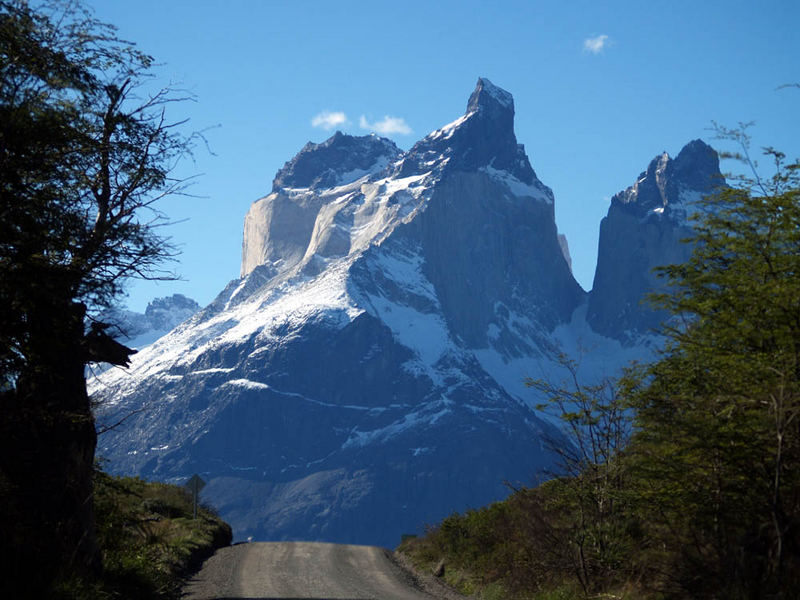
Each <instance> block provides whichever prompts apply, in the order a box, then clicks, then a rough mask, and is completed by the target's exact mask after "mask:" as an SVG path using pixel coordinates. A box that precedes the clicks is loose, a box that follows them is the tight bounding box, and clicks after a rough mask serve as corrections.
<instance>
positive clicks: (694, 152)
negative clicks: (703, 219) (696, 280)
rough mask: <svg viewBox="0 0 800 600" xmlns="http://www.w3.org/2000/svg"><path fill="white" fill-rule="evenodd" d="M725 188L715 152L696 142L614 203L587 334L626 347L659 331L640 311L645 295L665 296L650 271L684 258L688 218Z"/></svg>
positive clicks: (658, 316) (652, 315) (651, 314)
mask: <svg viewBox="0 0 800 600" xmlns="http://www.w3.org/2000/svg"><path fill="white" fill-rule="evenodd" d="M722 185H725V180H724V178H723V176H722V174H721V173H720V170H719V157H718V156H717V153H716V151H715V150H714V149H713V148H711V147H710V146H708V145H707V144H705V143H704V142H703V141H701V140H694V141H692V142H689V143H688V144H687V145H686V146H684V148H683V149H682V150H681V151H680V153H679V154H678V156H677V157H675V158H674V159H672V158H670V156H669V155H668V154H667V153H666V152H664V153H662V154H661V155H660V156H656V157H655V158H654V159H653V160H652V161H651V162H650V164H649V165H648V167H647V170H646V171H644V172H643V173H641V174H640V175H639V177H638V178H637V180H636V182H635V183H634V184H633V185H632V186H630V187H628V188H627V189H625V190H624V191H622V192H620V193H618V194H616V195H615V196H614V197H613V198H612V199H611V206H610V208H609V210H608V215H607V216H606V217H605V218H604V219H603V221H602V222H601V224H600V241H599V246H598V253H597V254H598V261H597V269H596V271H595V276H594V284H593V286H592V292H591V295H590V299H589V308H588V313H587V320H588V322H589V324H590V325H591V327H592V329H594V330H595V331H597V332H598V333H601V334H603V335H606V336H610V337H613V338H615V339H618V340H620V341H623V342H625V343H628V344H630V343H636V341H637V340H638V339H639V337H640V336H641V335H642V334H646V333H647V332H649V331H652V330H653V329H654V328H656V327H657V326H658V325H659V323H661V321H662V320H663V319H664V317H665V315H664V314H663V313H661V312H659V311H654V310H650V309H648V308H647V307H645V306H642V304H641V303H642V300H643V299H644V298H645V295H646V294H647V293H648V292H653V291H662V290H663V289H664V283H663V282H661V281H660V280H659V279H658V277H657V276H656V274H655V273H654V272H653V269H654V268H655V267H658V266H662V265H666V264H677V263H682V262H685V261H686V260H687V259H688V258H689V254H690V253H691V246H690V245H689V244H684V243H681V240H683V239H686V238H688V237H689V236H690V235H691V234H692V230H691V222H690V221H689V217H690V216H691V215H692V214H694V213H695V212H696V211H697V201H698V200H699V199H700V198H701V197H703V196H706V195H708V194H710V193H712V192H713V191H714V190H715V189H716V188H718V187H719V186H722Z"/></svg>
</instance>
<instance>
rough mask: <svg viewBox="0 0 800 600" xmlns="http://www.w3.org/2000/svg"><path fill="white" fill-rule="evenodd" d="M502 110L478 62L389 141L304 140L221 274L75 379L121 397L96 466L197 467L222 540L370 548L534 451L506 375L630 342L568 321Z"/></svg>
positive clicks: (529, 426) (538, 190)
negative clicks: (111, 358) (420, 125)
mask: <svg viewBox="0 0 800 600" xmlns="http://www.w3.org/2000/svg"><path fill="white" fill-rule="evenodd" d="M513 119H514V103H513V99H512V98H511V95H510V94H508V93H507V92H505V91H504V90H502V89H500V88H498V87H497V86H494V85H493V84H491V83H490V82H489V81H488V80H487V79H483V78H482V79H479V80H478V84H477V86H476V88H475V91H473V93H472V95H471V96H470V100H469V102H468V105H467V112H466V114H465V115H464V116H462V117H461V118H459V119H456V120H455V121H453V122H452V123H451V124H450V125H446V126H444V127H443V128H440V129H437V130H436V131H434V132H433V133H432V134H430V135H428V136H426V137H425V138H424V139H422V140H420V141H419V142H417V143H416V144H415V145H414V146H413V147H412V148H411V149H410V150H409V151H408V152H406V153H402V152H400V151H399V150H398V149H397V148H396V147H395V146H394V145H393V144H392V143H391V142H388V140H382V139H381V138H378V137H376V136H365V137H353V136H346V135H344V134H341V133H337V134H336V135H334V136H333V137H331V138H330V139H329V140H326V141H325V142H323V143H321V144H309V145H307V146H306V147H304V148H303V149H302V150H301V151H300V152H299V153H298V155H297V156H295V157H294V158H293V159H292V160H291V161H289V162H288V163H286V165H285V166H284V167H283V169H281V171H279V173H278V175H277V176H276V178H275V183H274V185H273V189H272V192H271V193H270V194H269V195H267V196H265V197H264V198H261V199H259V200H258V201H256V202H255V203H253V205H252V206H251V208H250V210H249V211H248V213H247V215H246V217H245V226H244V240H243V255H242V271H241V273H242V277H241V279H238V280H236V281H233V282H231V284H230V285H229V286H228V287H227V288H226V289H225V290H223V291H222V292H221V293H220V294H219V296H218V298H217V299H216V300H215V301H214V302H213V303H212V304H211V305H209V306H208V307H206V308H205V309H204V310H202V311H201V312H199V313H198V314H196V315H195V316H193V317H192V318H191V319H190V320H189V321H187V322H185V323H183V324H182V325H180V326H179V327H177V328H176V329H175V330H173V331H172V332H170V333H169V334H167V335H166V336H165V337H163V338H161V339H160V340H159V341H158V342H156V343H155V344H154V345H152V346H149V347H148V348H146V349H144V350H143V351H142V352H140V353H138V354H136V355H135V356H134V357H133V363H132V364H133V366H132V368H131V369H130V371H129V372H125V371H123V370H121V369H115V370H113V371H110V372H107V373H103V374H101V375H100V376H99V377H98V378H97V379H95V380H94V381H93V382H92V384H91V388H90V389H91V392H92V393H93V394H94V395H95V396H96V399H97V400H100V401H103V404H102V406H104V410H105V411H106V412H101V413H100V414H98V419H99V420H100V421H101V422H103V421H112V422H116V421H118V420H119V419H120V415H126V414H130V415H132V416H131V417H130V418H129V419H127V420H126V427H125V428H119V429H117V430H114V431H112V432H109V433H108V434H106V435H105V436H104V437H103V438H102V440H101V441H100V447H99V450H98V451H99V453H100V454H101V455H104V456H106V457H107V458H109V459H110V461H111V462H110V464H111V468H112V469H113V470H115V471H117V472H124V473H128V474H138V475H142V476H145V477H151V478H159V479H167V480H175V481H179V480H181V479H183V478H185V477H187V476H189V475H191V474H192V473H195V472H196V473H200V474H201V475H202V476H203V478H204V479H205V480H207V481H208V482H209V485H208V487H207V488H206V490H205V493H206V498H207V499H208V500H211V501H212V502H213V503H214V504H215V505H216V506H217V507H218V508H219V509H220V511H221V513H222V514H223V516H225V517H226V519H227V520H229V521H230V522H231V523H232V524H233V526H234V530H235V535H236V537H237V538H238V539H241V538H243V537H246V536H248V535H253V536H256V537H261V538H269V539H301V538H305V539H317V540H329V541H339V542H348V543H369V544H382V545H387V546H391V545H394V544H396V543H397V541H398V539H399V535H400V534H401V533H403V532H411V531H414V530H416V529H418V528H420V527H421V526H422V525H423V524H424V523H426V522H435V521H437V520H439V519H440V518H442V517H444V516H445V515H447V514H449V513H451V512H452V511H453V510H461V509H464V508H466V507H467V506H478V505H482V504H485V503H487V502H490V501H492V500H497V499H499V498H501V497H503V496H504V495H505V494H506V492H507V490H506V489H505V488H504V486H503V483H502V482H503V481H504V480H506V481H526V482H527V481H530V480H531V478H532V477H535V476H536V473H537V472H538V471H540V470H541V469H542V468H543V467H548V466H551V465H552V461H553V457H552V456H551V455H550V454H549V451H548V450H547V448H546V444H545V443H544V442H545V441H546V440H547V439H549V438H554V437H556V438H557V437H558V436H559V432H558V431H557V430H556V428H555V427H554V426H553V425H552V423H549V422H548V421H547V420H546V419H544V418H542V416H541V415H539V414H537V413H536V411H535V410H534V408H533V407H534V406H535V404H536V403H537V399H536V398H533V397H532V395H531V392H530V391H529V390H528V389H527V388H526V387H525V385H524V380H525V377H526V376H534V377H537V376H542V375H544V376H546V377H548V378H552V379H553V380H554V381H557V380H558V379H559V378H560V377H561V375H562V374H563V371H561V370H560V369H561V368H562V367H561V366H560V364H559V362H558V359H557V357H558V356H559V353H560V352H561V351H562V350H564V351H568V352H571V353H572V355H573V356H574V357H575V358H576V359H578V360H579V362H580V359H581V358H582V357H581V356H578V354H579V353H580V352H581V350H580V349H581V348H582V347H583V344H584V342H586V343H589V344H594V345H596V346H598V347H600V348H601V349H602V351H601V352H600V353H598V354H597V355H595V356H593V357H592V358H591V359H589V360H586V361H583V362H582V365H589V371H588V372H582V375H583V374H585V375H586V377H587V378H588V379H589V380H592V378H596V377H600V376H608V375H609V374H610V373H613V372H614V371H615V370H616V369H617V368H618V367H619V366H620V364H622V363H623V362H626V361H627V359H628V358H631V357H636V356H641V353H642V350H641V347H634V348H632V349H630V348H629V349H624V348H622V347H621V345H620V343H619V341H618V340H617V339H614V338H613V336H611V335H606V336H604V335H598V333H597V330H595V331H591V330H590V329H589V327H588V325H587V320H586V318H585V315H586V313H587V294H586V293H585V292H584V291H583V290H582V289H581V288H580V286H579V285H578V284H577V282H576V281H575V279H574V278H573V276H572V273H571V271H570V267H569V264H568V258H569V253H568V250H567V248H566V244H565V242H564V240H563V239H560V238H559V234H558V230H557V228H556V225H555V219H554V210H553V208H554V207H553V205H554V197H553V193H552V192H551V191H550V189H549V188H547V186H545V185H544V184H543V183H542V182H540V181H539V179H538V178H537V177H536V174H535V173H534V171H533V169H532V168H531V165H530V162H529V160H528V157H527V156H526V155H525V151H524V148H523V147H522V145H520V144H518V143H517V140H516V136H515V134H514V130H513ZM687 156H688V155H687ZM665 160H666V159H665ZM674 162H678V161H677V159H676V161H673V163H674ZM664 164H665V165H666V168H667V171H669V165H670V164H671V163H669V161H667V162H665V163H664ZM679 164H680V163H679ZM659 168H660V167H658V166H656V167H654V169H655V171H657V170H658V169H659ZM655 171H654V176H655ZM667 171H665V173H666V174H667V175H669V173H668V172H667ZM657 187H658V186H657V185H656V188H657ZM665 189H666V190H667V192H669V177H667V184H666V187H665ZM667 199H668V200H669V196H668V198H667ZM617 204H619V205H620V206H622V203H617ZM617 204H615V205H614V206H617ZM614 210H617V209H614ZM631 226H632V227H633V228H636V227H639V228H641V226H642V221H641V220H640V219H632V225H631ZM612 258H613V257H612Z"/></svg>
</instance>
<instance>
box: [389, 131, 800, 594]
mask: <svg viewBox="0 0 800 600" xmlns="http://www.w3.org/2000/svg"><path fill="white" fill-rule="evenodd" d="M719 132H720V133H721V135H722V137H724V138H727V139H729V140H733V141H735V142H737V143H738V147H739V152H738V153H736V154H733V155H730V156H732V157H733V158H738V159H740V160H742V161H744V163H745V164H747V165H748V166H750V167H752V172H753V174H754V175H753V177H751V178H742V179H740V180H739V181H738V183H737V185H735V186H733V187H729V188H725V189H723V190H722V191H720V192H719V193H717V194H716V195H714V196H712V197H709V198H707V199H705V200H704V206H703V209H702V210H700V211H699V213H698V216H697V217H696V222H695V232H696V233H695V236H694V237H693V238H692V239H691V240H690V241H691V242H692V243H693V245H694V246H693V247H694V252H693V255H692V257H691V258H690V260H689V261H688V262H687V263H685V264H682V265H671V266H667V267H664V268H662V269H660V274H661V275H662V276H663V277H664V279H665V282H666V283H667V284H668V286H667V288H666V290H667V291H666V292H664V293H660V294H658V295H655V296H654V297H653V298H651V300H652V301H653V302H654V303H655V304H656V305H657V306H658V307H660V308H663V309H666V310H667V311H668V312H669V314H670V315H671V318H670V319H669V320H668V321H667V322H666V323H665V324H664V326H663V333H664V335H665V336H666V338H667V344H666V347H665V349H664V350H663V352H662V353H661V354H660V356H659V357H658V359H657V360H656V361H655V362H653V363H652V364H649V365H639V366H637V365H634V366H632V367H631V368H630V369H629V370H628V372H627V373H626V374H625V375H624V376H623V377H622V378H621V379H619V380H617V381H605V382H600V383H599V384H593V385H591V386H584V385H582V384H581V382H580V379H579V377H578V376H577V374H578V369H577V365H575V364H574V363H570V362H569V361H568V360H566V359H564V365H565V366H566V368H567V371H568V372H569V373H570V374H571V375H572V377H571V379H569V380H568V381H565V382H557V383H553V382H547V381H538V380H537V381H529V382H528V383H529V385H531V386H532V387H533V388H535V389H536V391H537V392H538V394H539V397H540V398H543V401H542V402H543V405H542V408H543V409H545V410H548V411H550V412H551V413H552V414H553V415H554V416H555V417H557V418H558V419H560V420H561V422H562V423H563V425H564V427H563V429H564V431H565V432H566V433H567V434H568V436H569V437H570V439H571V442H572V444H571V445H569V446H566V447H565V446H560V447H556V448H555V449H556V450H557V452H558V453H559V455H560V457H561V464H560V465H559V471H558V475H557V477H555V478H553V479H551V480H550V481H548V482H546V483H545V484H543V485H540V486H539V487H536V488H533V489H519V490H515V491H514V493H513V494H512V495H511V496H510V497H509V498H508V499H507V500H506V501H504V502H500V503H497V504H493V505H491V506H489V507H486V508H482V509H479V510H471V511H468V512H466V513H464V514H455V515H452V516H450V517H448V518H447V519H445V520H444V521H442V522H441V523H440V524H439V525H437V526H435V527H432V528H431V529H430V530H429V531H428V533H427V535H426V536H424V537H422V538H419V539H413V540H407V541H405V542H404V543H403V544H402V545H401V547H400V550H401V551H402V552H405V553H406V554H407V555H408V556H409V557H410V559H411V560H412V562H414V563H415V564H416V565H417V566H418V567H419V568H422V569H436V568H437V567H439V568H438V571H439V572H440V573H441V571H442V569H441V564H442V561H444V574H443V576H444V577H445V579H446V580H447V581H448V582H449V583H450V584H451V585H453V586H454V587H456V588H457V589H458V590H459V591H461V592H462V593H467V594H476V595H477V596H479V597H483V598H509V599H510V598H530V599H537V600H556V599H562V598H563V599H566V598H620V599H622V598H630V599H634V598H636V599H640V598H644V599H668V598H669V599H672V598H675V599H684V598H687V599H688V598H693V599H694V598H696V599H726V600H739V599H741V600H744V599H782V600H789V599H794V598H800V163H798V162H797V161H795V162H794V163H787V161H786V157H785V156H784V155H783V154H782V153H780V152H778V151H775V150H773V149H771V148H767V149H765V154H766V156H767V157H768V158H769V159H770V160H771V162H772V163H773V165H774V167H775V174H774V175H773V176H772V177H770V178H768V179H762V178H761V177H759V176H758V174H757V169H756V168H755V166H756V165H755V164H754V162H753V161H752V160H751V158H750V154H749V152H750V149H749V138H748V136H747V135H746V131H745V129H744V128H740V129H736V130H727V129H722V128H720V129H719Z"/></svg>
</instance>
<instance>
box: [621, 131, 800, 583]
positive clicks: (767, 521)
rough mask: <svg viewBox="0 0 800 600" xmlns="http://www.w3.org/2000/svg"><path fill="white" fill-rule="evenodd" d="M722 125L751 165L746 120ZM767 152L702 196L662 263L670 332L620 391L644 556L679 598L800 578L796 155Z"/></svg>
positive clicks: (799, 196) (662, 298) (662, 299)
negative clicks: (673, 253) (670, 259)
mask: <svg viewBox="0 0 800 600" xmlns="http://www.w3.org/2000/svg"><path fill="white" fill-rule="evenodd" d="M720 131H721V133H722V134H723V136H724V137H727V138H730V139H733V140H734V141H736V142H738V143H739V145H740V152H739V153H736V154H734V155H733V156H734V158H739V159H741V160H743V161H745V163H746V164H748V165H750V166H752V167H753V168H754V171H753V172H754V173H757V170H756V169H755V167H756V165H755V164H754V163H753V161H752V160H751V158H750V151H749V138H748V137H747V135H746V131H745V129H744V128H741V129H737V130H725V129H720ZM765 153H766V155H767V156H769V157H770V158H771V159H772V161H773V164H774V166H775V174H774V175H773V176H772V177H770V178H769V179H762V178H760V177H759V176H758V175H755V176H754V177H751V178H744V179H743V180H741V181H740V182H739V185H738V186H737V187H730V188H726V189H723V190H721V191H719V192H718V193H717V194H715V195H713V196H711V197H709V198H707V199H705V201H704V203H703V209H704V210H702V211H701V212H700V213H699V214H698V217H697V220H696V223H695V231H696V233H695V235H694V237H693V238H692V239H691V242H692V243H693V244H694V252H693V254H692V256H691V258H690V259H689V261H688V262H686V263H685V264H681V265H671V266H668V267H664V268H663V269H661V272H662V274H663V275H664V276H665V277H666V278H667V280H668V282H669V283H670V286H671V287H670V292H669V293H665V294H661V295H659V296H657V297H655V301H656V302H657V303H658V304H659V305H660V306H661V307H663V308H666V309H667V310H668V311H669V312H670V314H671V315H672V318H671V320H670V321H669V322H668V323H667V324H666V325H665V328H664V331H665V333H666V334H667V336H668V339H669V344H668V346H667V349H666V351H665V352H664V354H663V356H662V357H661V359H660V360H659V361H658V362H656V363H654V364H653V365H651V366H650V367H648V368H647V369H645V370H644V372H643V373H641V374H640V378H639V379H638V380H635V379H634V380H633V381H634V384H633V385H632V386H631V387H630V389H629V393H630V394H631V397H632V398H633V404H634V406H635V408H636V434H635V436H634V440H633V446H632V452H631V453H632V454H633V455H634V456H635V461H634V464H635V469H636V481H637V482H638V488H637V490H636V491H637V494H638V496H639V500H640V502H639V504H640V506H641V507H642V510H643V515H645V517H646V518H647V520H648V521H649V523H650V526H651V534H652V536H653V539H654V541H657V542H658V543H654V544H653V545H652V549H653V552H654V554H651V555H649V557H648V560H650V561H652V562H654V563H658V562H659V561H660V564H661V574H660V577H661V582H662V584H663V588H664V589H665V590H668V591H672V592H673V593H674V594H675V595H677V596H686V595H688V596H691V597H697V598H718V597H727V598H739V597H741V598H763V597H790V596H789V595H787V594H788V591H789V590H791V589H795V590H796V589H798V587H797V586H800V544H799V543H798V542H800V416H798V413H800V181H799V180H798V174H799V171H798V166H800V165H798V163H797V162H795V163H790V164H787V162H786V157H785V156H784V155H783V154H782V153H780V152H777V151H775V150H773V149H771V148H767V149H766V150H765ZM656 555H659V556H656Z"/></svg>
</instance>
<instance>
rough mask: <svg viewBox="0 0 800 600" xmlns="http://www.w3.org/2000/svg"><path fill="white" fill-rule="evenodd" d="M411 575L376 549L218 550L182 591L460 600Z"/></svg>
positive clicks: (326, 599)
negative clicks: (455, 599) (454, 599)
mask: <svg viewBox="0 0 800 600" xmlns="http://www.w3.org/2000/svg"><path fill="white" fill-rule="evenodd" d="M459 597H460V596H456V595H454V594H452V593H448V592H447V591H446V590H445V589H444V587H443V586H441V585H438V582H436V581H431V580H429V579H426V578H423V579H422V580H421V579H419V578H417V577H415V576H413V575H412V574H411V573H410V572H409V571H408V570H406V569H404V568H403V567H402V566H401V565H400V564H398V562H397V561H396V560H395V559H394V557H393V555H392V553H391V552H389V551H388V550H385V549H383V548H377V547H374V546H345V545H339V544H322V543H316V542H269V543H251V544H239V545H236V546H230V547H228V548H223V549H221V550H219V551H218V552H217V553H216V554H215V555H214V556H212V557H211V558H210V559H208V561H206V563H205V564H204V565H203V568H202V570H201V571H200V572H199V573H198V574H197V575H196V576H195V577H194V578H193V579H192V580H191V581H190V582H189V584H188V585H187V586H186V588H185V589H184V598H185V599H186V600H212V599H213V600H221V599H228V598H249V599H252V600H255V599H261V600H290V599H291V600H298V599H301V598H305V599H314V600H432V599H435V598H439V599H450V598H459Z"/></svg>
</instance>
